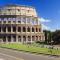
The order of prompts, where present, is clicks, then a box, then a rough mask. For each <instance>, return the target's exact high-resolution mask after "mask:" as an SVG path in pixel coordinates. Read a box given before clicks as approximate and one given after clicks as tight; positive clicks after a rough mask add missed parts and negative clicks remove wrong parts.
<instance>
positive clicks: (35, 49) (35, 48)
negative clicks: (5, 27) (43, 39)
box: [0, 43, 60, 55]
mask: <svg viewBox="0 0 60 60" xmlns="http://www.w3.org/2000/svg"><path fill="white" fill-rule="evenodd" d="M0 47H3V48H11V49H16V50H22V51H28V52H35V53H44V54H52V55H60V49H56V48H53V49H49V48H45V47H41V46H39V45H35V44H31V45H29V44H18V43H9V44H0Z"/></svg>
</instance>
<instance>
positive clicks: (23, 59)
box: [0, 48, 60, 60]
mask: <svg viewBox="0 0 60 60" xmlns="http://www.w3.org/2000/svg"><path fill="white" fill-rule="evenodd" d="M0 60H60V57H52V56H48V55H37V54H31V53H26V52H21V51H16V50H11V49H4V48H0Z"/></svg>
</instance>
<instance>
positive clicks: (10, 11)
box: [0, 5, 44, 43]
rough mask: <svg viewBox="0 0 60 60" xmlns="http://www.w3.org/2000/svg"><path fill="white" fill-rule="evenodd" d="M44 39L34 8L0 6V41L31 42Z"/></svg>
mask: <svg viewBox="0 0 60 60" xmlns="http://www.w3.org/2000/svg"><path fill="white" fill-rule="evenodd" d="M42 40H44V34H43V31H42V26H41V24H40V23H39V19H38V16H37V13H36V10H35V8H33V7H31V6H19V5H6V6H3V7H2V8H1V7H0V42H2V43H5V42H6V43H8V42H19V43H20V42H22V43H32V42H34V41H42Z"/></svg>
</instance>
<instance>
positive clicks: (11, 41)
mask: <svg viewBox="0 0 60 60" xmlns="http://www.w3.org/2000/svg"><path fill="white" fill-rule="evenodd" d="M11 42H12V43H13V42H14V41H13V36H12V35H11Z"/></svg>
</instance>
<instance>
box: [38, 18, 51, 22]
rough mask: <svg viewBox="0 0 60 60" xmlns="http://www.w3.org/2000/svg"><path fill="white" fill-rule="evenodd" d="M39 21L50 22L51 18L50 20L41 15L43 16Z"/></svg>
mask: <svg viewBox="0 0 60 60" xmlns="http://www.w3.org/2000/svg"><path fill="white" fill-rule="evenodd" d="M39 21H40V22H50V21H51V20H49V19H44V18H42V17H41V18H39Z"/></svg>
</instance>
